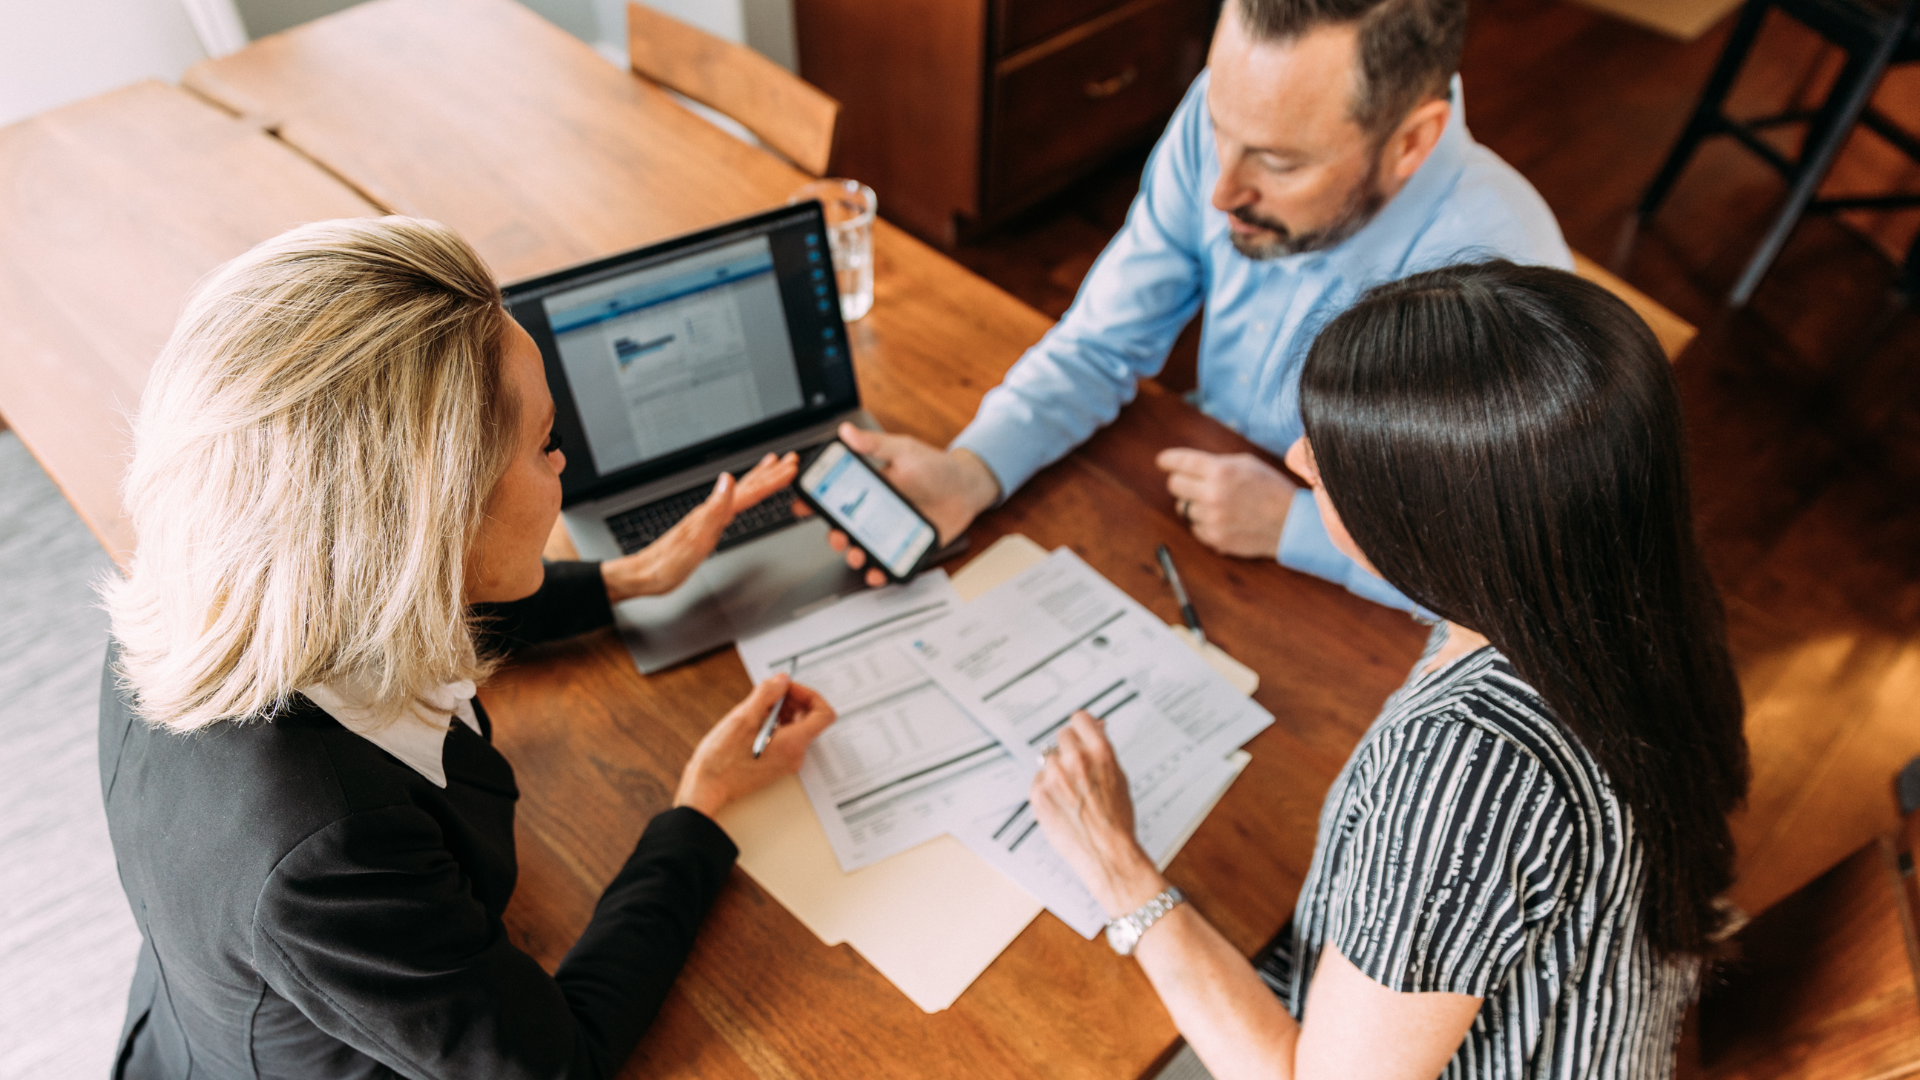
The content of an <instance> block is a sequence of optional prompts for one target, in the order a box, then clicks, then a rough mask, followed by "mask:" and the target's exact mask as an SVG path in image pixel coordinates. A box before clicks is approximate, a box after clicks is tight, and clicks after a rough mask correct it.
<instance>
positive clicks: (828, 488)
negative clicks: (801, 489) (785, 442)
mask: <svg viewBox="0 0 1920 1080" xmlns="http://www.w3.org/2000/svg"><path fill="white" fill-rule="evenodd" d="M827 454H829V455H831V456H830V457H826V458H823V459H822V460H821V461H820V463H819V465H818V466H816V467H815V468H812V469H809V470H808V481H807V494H809V495H811V496H813V498H814V499H815V500H816V501H818V502H819V503H820V505H821V506H824V507H826V508H827V509H828V510H829V511H831V512H832V513H833V515H834V516H835V517H837V518H838V519H839V522H840V524H841V525H842V526H843V527H845V529H846V530H847V533H848V534H849V535H850V536H852V537H853V538H854V539H855V540H857V541H859V543H860V546H861V547H863V548H865V549H867V552H868V554H870V555H872V556H873V557H874V558H876V559H878V560H880V561H881V562H882V563H885V564H886V565H887V567H888V568H889V569H891V570H893V571H894V573H895V574H896V576H897V575H901V574H904V573H905V572H906V571H907V570H910V569H912V563H913V561H914V559H916V558H917V557H918V556H919V554H920V552H922V551H924V550H925V549H926V548H927V547H929V546H931V544H932V540H933V529H932V527H930V526H929V525H928V524H927V523H926V522H925V521H924V520H922V519H921V518H920V516H919V515H918V514H916V513H914V511H913V509H912V508H911V507H909V506H908V505H907V504H906V502H905V501H904V500H902V499H901V498H900V497H899V496H898V495H896V494H894V493H893V491H892V490H891V489H890V488H888V487H887V486H886V484H885V483H884V482H882V481H881V480H880V478H879V477H877V476H875V475H874V474H873V473H872V472H871V471H870V470H868V469H867V467H866V466H865V464H864V463H862V462H861V461H860V459H859V458H858V457H856V456H854V455H853V454H852V453H850V452H849V451H847V450H846V449H845V448H844V447H842V446H841V445H840V444H838V443H835V444H832V445H829V446H828V448H827Z"/></svg>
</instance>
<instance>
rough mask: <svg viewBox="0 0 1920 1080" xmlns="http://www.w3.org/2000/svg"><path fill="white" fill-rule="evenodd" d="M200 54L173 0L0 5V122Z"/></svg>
mask: <svg viewBox="0 0 1920 1080" xmlns="http://www.w3.org/2000/svg"><path fill="white" fill-rule="evenodd" d="M205 55H206V54H205V53H203V52H201V50H200V41H199V39H198V38H196V37H195V36H194V33H193V26H192V24H190V23H189V22H188V21H187V15H186V11H185V9H183V8H182V7H181V6H180V4H179V0H0V124H11V123H13V122H14V121H16V120H23V119H25V118H27V117H29V116H32V115H34V114H35V113H39V112H45V111H46V110H48V109H51V108H55V107H57V106H60V105H65V104H67V103H68V102H72V101H79V100H80V99H82V98H87V97H92V96H93V95H95V94H98V93H102V92H104V91H107V90H111V89H113V88H114V87H116V86H124V85H126V84H127V83H130V82H134V81H136V80H139V79H144V78H158V79H164V80H166V81H168V82H175V81H177V80H178V79H179V78H180V73H181V72H183V71H185V70H186V69H187V68H188V67H190V66H191V65H192V64H193V63H195V62H196V61H198V60H199V59H200V58H201V57H203V56H205Z"/></svg>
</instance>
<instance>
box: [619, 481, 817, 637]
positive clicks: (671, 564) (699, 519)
mask: <svg viewBox="0 0 1920 1080" xmlns="http://www.w3.org/2000/svg"><path fill="white" fill-rule="evenodd" d="M799 472H800V458H799V456H798V455H797V454H788V455H787V456H785V457H781V458H776V457H774V456H773V455H772V454H768V455H767V456H766V457H763V458H761V459H760V463H759V464H758V465H755V466H754V467H753V469H752V470H751V471H749V472H748V473H747V474H746V475H745V476H743V477H741V478H740V479H739V481H738V482H737V483H736V482H735V481H734V479H733V476H732V474H730V473H721V474H720V479H718V480H717V481H715V482H714V485H713V492H712V494H710V495H708V496H707V501H705V502H703V503H701V504H700V505H699V506H696V507H694V508H693V511H692V512H691V513H689V514H688V515H687V516H686V517H683V518H681V519H680V520H679V521H677V522H675V523H674V526H673V528H671V529H668V530H667V531H666V532H665V533H663V534H661V536H660V539H658V540H655V541H654V542H653V543H651V544H648V545H647V546H646V547H643V548H641V549H640V550H639V551H636V552H634V553H633V554H631V555H627V556H624V557H622V558H618V559H608V560H607V561H606V562H603V563H601V564H600V576H601V577H602V578H604V579H606V582H607V599H609V600H611V601H613V602H614V603H616V604H617V603H619V602H620V601H622V600H631V599H632V598H634V597H636V596H660V595H662V594H664V593H670V592H672V591H673V590H675V589H677V588H679V587H680V584H681V582H684V581H686V580H687V578H688V576H689V575H691V574H692V573H693V571H694V568H695V567H697V566H699V565H700V563H701V562H702V561H704V560H705V559H706V557H707V556H709V555H711V554H713V548H714V545H715V544H718V543H719V542H720V534H721V533H723V532H725V531H726V530H727V526H728V525H731V524H733V516H734V515H735V514H738V513H739V512H740V511H742V510H745V509H746V508H748V507H750V506H752V505H754V504H755V503H757V502H759V501H760V500H762V499H764V498H766V497H767V496H769V495H772V494H773V493H774V492H776V491H780V490H782V489H784V488H785V487H786V486H787V485H789V484H791V483H793V478H794V477H795V476H796V475H798V474H799Z"/></svg>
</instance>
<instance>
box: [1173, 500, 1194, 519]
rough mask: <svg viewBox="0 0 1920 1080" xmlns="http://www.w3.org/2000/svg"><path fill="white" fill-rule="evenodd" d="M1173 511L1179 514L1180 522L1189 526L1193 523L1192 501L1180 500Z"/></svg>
mask: <svg viewBox="0 0 1920 1080" xmlns="http://www.w3.org/2000/svg"><path fill="white" fill-rule="evenodd" d="M1174 509H1175V510H1177V511H1178V512H1179V514H1180V520H1182V521H1185V522H1187V523H1189V524H1191V523H1192V522H1193V500H1192V499H1181V500H1180V505H1179V506H1177V507H1175V508H1174Z"/></svg>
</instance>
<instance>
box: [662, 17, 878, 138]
mask: <svg viewBox="0 0 1920 1080" xmlns="http://www.w3.org/2000/svg"><path fill="white" fill-rule="evenodd" d="M627 51H628V54H629V56H630V58H631V60H632V63H633V70H634V72H635V73H636V74H638V75H639V76H641V77H642V78H644V79H647V80H649V81H652V82H655V83H659V84H660V85H661V86H664V87H666V88H668V89H669V90H673V91H675V92H677V93H680V94H684V95H685V96H687V97H689V98H691V99H693V100H694V101H697V102H699V103H700V104H702V105H705V106H707V107H708V108H711V109H716V110H718V111H719V112H721V113H724V114H726V115H727V116H729V117H731V118H733V119H734V120H736V121H738V122H739V123H740V125H741V126H742V127H744V128H746V129H747V130H748V131H750V132H752V133H753V134H754V136H755V137H756V138H758V139H759V140H760V141H761V142H762V143H765V144H766V145H767V146H768V147H771V148H772V149H773V150H775V151H777V152H779V153H780V154H781V155H783V156H784V157H786V158H787V159H788V160H789V161H792V162H793V163H794V164H795V165H798V166H800V167H801V168H802V169H805V170H806V171H807V172H810V173H812V174H813V175H815V176H824V175H826V172H827V162H828V159H829V158H830V157H831V156H832V153H833V127H834V123H835V121H836V120H838V119H839V116H840V103H839V102H837V101H835V100H833V99H832V98H830V97H828V96H827V95H825V94H823V93H821V92H820V91H819V90H817V89H815V88H814V87H813V86H811V85H809V84H808V83H806V82H805V81H803V80H802V79H801V78H800V77H799V76H797V75H795V74H793V73H792V72H790V71H788V70H787V69H786V68H783V67H781V66H780V65H779V64H776V63H774V62H773V61H771V60H769V59H767V58H766V57H764V56H762V55H760V54H759V53H757V52H754V51H753V50H752V49H749V48H747V47H746V46H744V45H736V44H734V43H733V42H731V41H722V40H721V39H719V38H717V37H714V36H713V35H711V34H709V33H706V32H705V31H703V30H698V29H696V28H694V27H691V26H688V25H687V24H686V23H683V22H681V21H680V20H678V19H675V18H671V17H669V16H666V15H662V14H661V13H659V12H657V11H655V10H653V9H652V8H650V7H646V6H645V5H642V4H635V3H629V4H628V5H627Z"/></svg>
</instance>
